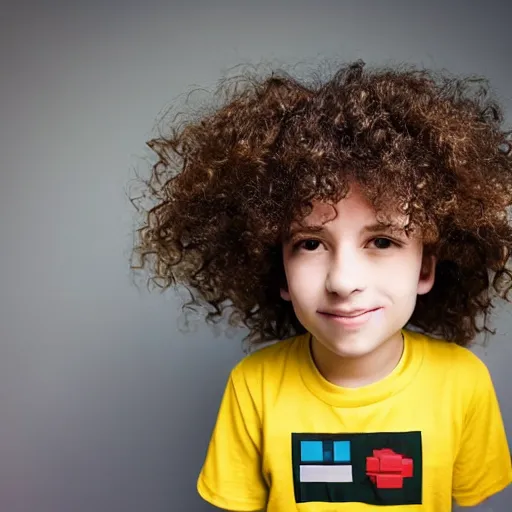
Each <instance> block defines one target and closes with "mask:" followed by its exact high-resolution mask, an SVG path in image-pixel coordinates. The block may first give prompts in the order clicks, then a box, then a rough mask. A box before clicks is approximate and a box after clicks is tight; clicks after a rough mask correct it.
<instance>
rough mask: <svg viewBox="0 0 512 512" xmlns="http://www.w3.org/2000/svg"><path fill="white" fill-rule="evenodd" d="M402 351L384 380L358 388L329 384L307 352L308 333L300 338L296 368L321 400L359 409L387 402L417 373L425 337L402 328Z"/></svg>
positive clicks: (421, 360)
mask: <svg viewBox="0 0 512 512" xmlns="http://www.w3.org/2000/svg"><path fill="white" fill-rule="evenodd" d="M402 334H403V337H404V349H403V353H402V357H401V358H400V361H399V362H398V364H397V365H396V366H395V368H394V369H393V371H392V372H391V373H390V374H389V375H387V376H386V377H384V378H383V379H381V380H379V381H377V382H373V383H372V384H368V385H366V386H362V387H359V388H343V387H340V386H337V385H335V384H332V383H331V382H329V381H328V380H327V379H325V378H324V377H323V375H322V374H321V373H320V372H319V370H318V368H317V367H316V365H315V363H314V361H313V357H312V355H311V351H310V334H309V333H306V334H304V335H303V336H302V337H301V339H300V347H299V359H300V362H299V368H300V372H301V376H302V380H303V381H304V384H305V385H306V387H307V388H308V389H309V391H310V392H311V393H313V394H314V395H315V396H316V397H317V398H319V399H320V400H322V401H324V402H326V403H328V404H330V405H333V406H335V407H362V406H365V405H370V404H373V403H376V402H380V401H382V400H386V399H387V398H390V397H391V396H394V395H395V394H396V393H398V392H400V391H401V390H403V389H404V388H405V387H406V386H407V385H408V384H409V383H410V382H411V380H412V379H414V377H415V375H416V374H417V372H418V370H419V368H420V366H421V364H422V362H423V357H424V343H425V339H424V337H423V336H422V335H421V334H419V333H415V332H412V331H408V330H406V329H402Z"/></svg>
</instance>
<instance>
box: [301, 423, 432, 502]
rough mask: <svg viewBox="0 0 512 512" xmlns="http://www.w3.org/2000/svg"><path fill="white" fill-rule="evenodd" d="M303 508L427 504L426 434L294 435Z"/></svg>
mask: <svg viewBox="0 0 512 512" xmlns="http://www.w3.org/2000/svg"><path fill="white" fill-rule="evenodd" d="M292 471H293V482H294V492H295V499H296V502H297V503H306V502H311V501H316V502H326V503H327V502H329V503H342V502H359V503H367V504H370V505H379V506H386V505H390V506H391V505H406V504H407V505H408V504H410V505H413V504H421V503H422V479H423V468H422V443H421V433H420V432H375V433H364V434H358V433H343V434H341V433H340V434H332V433H328V434H327V433H326V434H311V433H302V434H301V433H293V434H292Z"/></svg>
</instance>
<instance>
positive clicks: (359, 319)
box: [320, 308, 382, 328]
mask: <svg viewBox="0 0 512 512" xmlns="http://www.w3.org/2000/svg"><path fill="white" fill-rule="evenodd" d="M380 309H382V308H373V309H365V310H358V311H351V312H343V313H342V314H341V313H340V312H337V311H336V312H328V311H321V312H320V315H321V316H323V317H324V318H325V319H326V320H328V321H330V322H334V323H335V324H337V325H341V326H343V327H344V328H359V327H362V326H363V325H364V324H366V323H367V322H368V321H370V319H371V318H372V316H373V313H374V312H376V311H379V310H380Z"/></svg>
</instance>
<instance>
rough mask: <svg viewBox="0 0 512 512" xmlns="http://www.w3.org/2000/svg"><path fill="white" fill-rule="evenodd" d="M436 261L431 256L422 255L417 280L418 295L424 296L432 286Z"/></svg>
mask: <svg viewBox="0 0 512 512" xmlns="http://www.w3.org/2000/svg"><path fill="white" fill-rule="evenodd" d="M436 263H437V259H436V257H435V256H434V255H433V254H429V255H424V256H423V261H422V263H421V270H420V276H419V280H418V295H425V294H426V293H428V292H429V291H430V290H432V287H433V286H434V281H435V277H436Z"/></svg>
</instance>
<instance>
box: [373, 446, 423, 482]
mask: <svg viewBox="0 0 512 512" xmlns="http://www.w3.org/2000/svg"><path fill="white" fill-rule="evenodd" d="M413 468H414V463H413V460H412V459H410V458H407V457H404V456H403V455H401V454H399V453H395V451H394V450H391V449H389V448H383V449H381V450H373V456H372V457H366V474H367V475H368V476H369V477H370V480H371V481H372V482H373V483H374V484H376V485H377V488H378V489H401V488H402V487H403V484H404V478H411V477H412V476H413Z"/></svg>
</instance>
